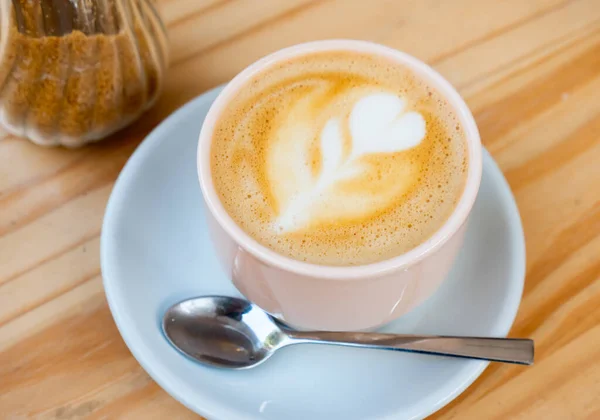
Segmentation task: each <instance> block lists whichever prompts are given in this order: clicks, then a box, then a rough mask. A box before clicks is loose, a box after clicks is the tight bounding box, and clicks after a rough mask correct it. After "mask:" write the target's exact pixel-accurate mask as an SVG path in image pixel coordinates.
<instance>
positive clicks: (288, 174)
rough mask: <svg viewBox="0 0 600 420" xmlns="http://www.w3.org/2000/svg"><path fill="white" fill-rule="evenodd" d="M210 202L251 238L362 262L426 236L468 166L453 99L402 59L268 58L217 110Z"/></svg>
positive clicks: (330, 261) (302, 254) (328, 258)
mask: <svg viewBox="0 0 600 420" xmlns="http://www.w3.org/2000/svg"><path fill="white" fill-rule="evenodd" d="M210 155H211V160H210V165H211V174H212V178H213V182H214V186H215V189H216V191H217V193H218V195H219V198H220V200H221V203H222V204H223V206H224V208H225V210H226V211H227V212H228V214H229V215H230V216H231V218H232V219H233V220H234V221H235V222H236V223H237V224H238V225H239V226H240V227H241V228H242V229H243V230H244V231H245V232H246V233H247V234H248V235H250V236H251V237H252V238H254V239H255V240H256V241H258V242H259V243H261V244H262V245H264V246H266V247H268V248H270V249H272V250H273V251H275V252H277V253H279V254H282V255H284V256H287V257H290V258H294V259H296V260H300V261H306V262H309V263H313V264H321V265H335V266H349V265H362V264H369V263H374V262H378V261H382V260H386V259H389V258H392V257H395V256H398V255H400V254H402V253H404V252H406V251H409V250H410V249H412V248H414V247H416V246H417V245H419V244H421V243H422V242H424V241H426V240H427V239H428V238H429V237H430V236H431V235H432V234H433V233H434V232H435V231H437V230H438V229H439V228H440V227H441V226H442V225H443V224H444V222H445V221H446V220H447V218H448V217H449V216H450V214H451V213H452V211H453V210H454V208H455V206H456V204H457V202H458V200H459V199H460V197H461V194H462V192H463V189H464V185H465V182H466V177H467V167H468V162H467V146H466V139H465V132H464V130H463V128H462V126H461V124H460V122H459V120H458V117H457V116H456V114H455V111H454V109H453V108H452V106H451V105H450V104H449V103H448V102H447V101H446V100H445V98H444V97H443V96H442V95H441V94H439V93H438V92H437V91H436V90H435V89H433V88H432V87H431V86H429V85H428V84H427V82H426V81H424V80H422V79H420V78H419V75H418V74H416V73H415V72H414V71H412V70H411V69H409V68H408V67H405V66H404V65H402V64H400V63H398V62H396V61H392V60H391V59H389V58H386V57H381V56H378V55H375V54H367V53H358V52H351V51H337V52H336V51H328V52H314V53H309V54H305V55H302V56H298V57H294V58H291V59H289V60H286V61H280V62H276V63H273V64H271V65H270V66H268V67H266V68H265V69H263V70H262V71H261V72H260V73H258V74H257V75H255V76H254V77H253V78H251V79H250V80H249V81H248V82H247V83H246V84H245V85H244V86H243V87H242V88H241V89H239V91H238V92H237V93H236V95H235V96H234V97H233V99H231V100H230V101H229V103H228V105H227V106H226V107H225V109H224V111H223V112H222V113H221V115H220V116H219V117H218V120H217V122H216V125H215V129H214V132H213V138H212V142H211V150H210Z"/></svg>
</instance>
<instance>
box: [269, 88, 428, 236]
mask: <svg viewBox="0 0 600 420" xmlns="http://www.w3.org/2000/svg"><path fill="white" fill-rule="evenodd" d="M405 108H406V104H405V102H404V101H403V100H402V98H399V97H398V96H396V95H393V94H388V93H375V94H370V95H367V96H365V97H363V98H362V99H360V100H359V101H357V103H356V104H355V105H354V107H353V108H352V111H351V113H350V116H349V121H348V124H349V131H350V135H351V138H352V151H351V153H350V155H349V156H347V157H346V159H344V158H343V135H342V128H341V122H340V119H339V118H332V119H330V120H329V121H327V122H326V123H325V125H324V127H323V130H322V131H321V133H320V151H321V160H322V165H321V172H320V174H319V175H318V177H317V179H316V180H313V181H312V182H308V183H306V182H303V183H302V184H303V185H302V186H300V183H296V184H295V187H299V188H294V189H291V188H288V189H287V190H286V191H285V192H283V193H282V194H281V195H280V197H281V198H283V197H282V196H283V195H286V197H285V199H284V200H283V201H281V200H280V202H283V203H285V204H284V205H283V206H281V208H280V210H281V211H280V214H279V218H278V220H277V225H278V227H279V230H280V231H281V232H290V231H295V230H299V229H302V228H304V227H306V226H307V225H309V224H310V223H312V222H316V221H319V220H321V221H323V220H325V219H328V220H330V221H331V220H335V219H336V218H340V219H342V218H344V217H345V216H353V217H354V216H357V215H359V214H366V213H369V212H371V211H377V210H378V209H379V206H383V205H385V203H386V202H387V200H389V198H390V195H389V194H384V191H382V192H381V194H378V193H373V191H372V189H369V188H364V189H363V191H362V193H361V191H360V189H359V191H353V192H352V193H347V194H343V193H341V192H340V191H336V188H334V187H336V186H338V184H340V183H342V182H343V181H347V180H349V179H360V178H361V177H364V176H366V175H368V173H367V172H368V171H366V169H367V168H368V165H365V164H363V163H361V162H360V158H361V157H363V156H365V155H370V154H375V153H396V152H400V151H404V150H408V149H411V148H413V147H415V146H417V145H418V144H419V143H420V142H421V141H422V140H423V138H424V137H425V129H426V127H425V120H424V119H423V117H422V116H421V114H419V113H418V112H404V113H403V111H404V109H405ZM296 123H297V122H296ZM296 127H297V126H296ZM296 134H298V132H296ZM305 134H308V133H305ZM296 138H297V139H298V140H300V139H299V138H298V137H296ZM299 144H304V142H301V141H300V142H299V143H297V144H296V146H298V145H299ZM303 155H306V152H304V153H303V152H300V151H297V152H295V153H294V154H293V157H294V159H297V158H299V157H301V156H303ZM280 156H283V155H280ZM302 166H303V167H304V168H306V165H305V164H303V165H302ZM295 167H296V166H295V165H294V164H291V165H290V167H289V168H292V171H291V172H290V174H291V176H292V177H295V176H297V177H298V178H299V179H304V180H306V174H303V173H302V171H303V169H301V168H297V167H296V170H294V169H293V168H295ZM304 170H305V169H304ZM411 170H412V169H411V168H409V167H407V168H406V170H405V171H404V172H402V171H399V172H398V173H402V174H403V175H404V177H405V179H394V181H393V184H394V187H393V188H392V189H391V190H392V191H394V192H396V193H399V192H401V191H404V190H405V189H406V188H408V186H407V185H408V184H407V183H406V182H407V181H406V179H408V177H409V176H410V173H411ZM294 172H295V173H294ZM388 190H390V189H388ZM290 192H291V193H290Z"/></svg>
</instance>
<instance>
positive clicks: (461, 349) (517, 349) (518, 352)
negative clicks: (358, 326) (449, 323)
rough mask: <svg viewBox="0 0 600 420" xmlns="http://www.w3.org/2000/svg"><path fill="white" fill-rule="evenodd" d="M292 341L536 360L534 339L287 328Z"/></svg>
mask: <svg viewBox="0 0 600 420" xmlns="http://www.w3.org/2000/svg"><path fill="white" fill-rule="evenodd" d="M287 334H288V336H289V337H290V338H291V343H323V344H336V345H340V346H351V347H365V348H372V349H381V350H396V351H406V352H413V353H424V354H435V355H439V356H451V357H460V358H467V359H479V360H489V361H492V362H504V363H515V364H520V365H531V364H533V353H534V346H533V340H528V339H520V338H483V337H449V336H423V335H398V334H377V333H356V332H303V331H287Z"/></svg>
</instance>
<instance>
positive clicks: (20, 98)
mask: <svg viewBox="0 0 600 420" xmlns="http://www.w3.org/2000/svg"><path fill="white" fill-rule="evenodd" d="M0 2H2V3H3V4H1V7H2V9H1V10H2V14H1V19H2V20H1V26H0V123H1V124H2V125H3V126H4V127H5V128H6V129H7V130H8V131H10V132H11V133H13V134H15V135H18V136H23V137H27V138H29V139H30V140H31V141H33V142H35V143H37V144H42V145H65V146H70V147H76V146H80V145H83V144H85V143H88V142H91V141H96V140H99V139H101V138H103V137H106V136H107V135H109V134H111V133H113V132H114V131H116V130H118V129H120V128H122V127H124V126H125V125H127V124H129V123H130V122H132V121H133V120H134V119H135V118H137V117H139V116H140V115H141V114H142V113H143V112H144V111H145V110H146V109H147V108H148V107H150V106H151V105H152V104H153V102H154V101H155V100H156V98H157V96H158V94H159V92H160V90H161V87H162V83H163V80H164V74H165V71H166V66H167V61H168V49H167V41H166V33H165V29H164V26H163V24H162V22H161V20H160V19H159V17H158V14H157V12H156V10H155V8H154V4H153V2H151V1H150V0H85V1H83V0H79V1H66V0H65V1H59V2H57V1H55V0H41V1H28V0H0ZM5 11H8V13H4V12H5Z"/></svg>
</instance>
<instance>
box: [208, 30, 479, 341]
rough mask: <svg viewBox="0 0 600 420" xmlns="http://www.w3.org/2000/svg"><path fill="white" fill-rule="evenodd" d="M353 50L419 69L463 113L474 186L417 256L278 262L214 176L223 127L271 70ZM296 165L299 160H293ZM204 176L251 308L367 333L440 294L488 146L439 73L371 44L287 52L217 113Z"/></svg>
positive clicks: (231, 91) (221, 253) (218, 229)
mask: <svg viewBox="0 0 600 420" xmlns="http://www.w3.org/2000/svg"><path fill="white" fill-rule="evenodd" d="M330 50H336V51H339V50H350V51H358V52H366V53H369V54H375V55H380V56H384V57H388V58H390V59H392V60H395V61H397V62H399V63H402V64H404V65H406V66H408V67H409V68H411V69H413V70H414V71H415V72H416V73H417V74H418V75H419V76H420V77H421V78H423V79H425V80H426V81H427V82H428V83H429V84H431V85H432V86H434V87H435V88H436V89H437V90H438V91H439V92H440V93H442V94H443V95H444V96H445V97H446V98H447V100H448V101H449V102H450V103H451V104H452V105H453V106H454V107H455V109H456V113H457V115H458V117H459V118H460V121H461V123H462V125H463V127H464V129H465V132H466V136H467V143H468V154H469V167H468V175H467V181H466V186H465V189H464V192H463V195H462V197H461V198H460V200H459V202H458V205H457V206H456V208H455V209H454V212H453V213H452V215H451V216H450V217H449V218H448V220H447V221H446V223H445V224H444V225H443V226H442V227H441V228H440V229H439V230H438V231H437V232H436V233H435V234H434V235H433V236H431V237H430V238H429V239H428V240H427V241H425V242H424V243H422V244H421V245H419V246H417V247H416V248H414V249H412V250H410V251H408V252H406V253H404V254H402V255H399V256H397V257H395V258H391V259H389V260H386V261H382V262H378V263H374V264H368V265H362V266H352V267H334V266H321V265H315V264H308V263H304V262H300V261H296V260H293V259H290V258H288V257H285V256H283V255H280V254H277V253H276V252H274V251H272V250H271V249H269V248H266V247H264V246H262V245H261V244H259V243H258V242H256V241H255V240H254V239H252V238H251V237H250V236H248V235H247V234H246V233H245V232H244V231H243V230H242V229H241V228H240V227H239V226H238V225H236V223H235V222H234V221H233V220H232V219H231V217H230V216H229V215H228V214H227V212H226V211H225V209H224V208H223V205H222V204H221V202H220V201H219V197H218V195H217V193H216V191H215V188H214V185H213V180H212V175H211V172H210V147H211V140H212V134H213V130H214V127H215V122H216V121H217V119H218V118H219V115H220V114H221V112H222V111H223V109H224V108H226V107H227V104H228V102H229V101H230V100H231V98H233V97H234V96H235V94H236V92H237V91H238V90H239V89H241V88H243V86H244V84H245V83H246V81H247V80H248V79H249V78H250V77H252V76H253V75H255V74H256V73H257V72H260V71H261V70H262V69H264V68H265V67H267V66H269V65H271V64H273V63H275V62H279V61H281V60H286V59H288V58H290V57H294V56H298V55H302V54H306V53H308V52H313V51H330ZM290 158H293V157H290ZM198 174H199V178H200V185H201V188H202V193H203V196H204V199H205V201H206V205H207V207H208V210H209V211H208V212H207V214H208V226H209V229H210V234H211V237H212V240H213V241H214V245H215V250H216V252H217V254H218V257H219V259H220V261H221V263H222V264H223V266H224V267H225V270H226V271H227V273H228V274H229V275H230V276H231V279H232V281H233V284H234V285H235V286H236V287H237V289H238V290H239V291H240V292H241V293H242V294H243V295H244V296H246V297H247V298H248V299H249V300H251V301H252V302H254V303H256V304H257V305H258V306H260V307H261V308H263V309H264V310H265V311H267V312H269V313H270V314H272V315H274V316H275V317H277V318H279V319H281V320H282V321H284V322H285V323H288V324H289V325H292V326H294V327H297V328H301V329H316V330H338V331H351V330H365V329H372V328H375V327H377V326H379V325H382V324H385V323H386V322H389V321H391V320H393V319H395V318H397V317H399V316H401V315H403V314H405V313H407V312H408V311H410V310H411V309H413V308H414V307H416V306H417V305H419V304H420V303H422V302H423V301H424V300H425V299H427V298H428V297H429V296H431V295H432V294H433V293H434V292H435V290H436V289H437V288H438V287H439V286H440V284H441V283H442V281H443V280H444V278H445V277H446V275H447V274H448V271H449V270H450V268H451V266H452V264H453V262H454V260H455V257H456V255H457V253H458V251H459V250H460V248H461V246H462V243H463V236H464V232H465V225H466V222H467V217H468V216H469V213H470V212H471V209H472V207H473V203H474V201H475V198H476V196H477V191H478V189H479V183H480V180H481V141H480V138H479V132H478V130H477V126H476V125H475V121H474V119H473V116H472V115H471V112H470V111H469V109H468V107H467V105H466V104H465V102H464V101H463V100H462V98H461V97H460V95H459V94H458V93H457V92H456V90H455V89H454V88H453V87H452V86H451V85H450V84H449V83H448V82H447V81H446V80H445V79H444V78H443V77H442V76H440V75H439V74H438V73H437V72H435V71H434V70H433V69H432V68H431V67H429V66H427V65H426V64H424V63H423V62H421V61H419V60H417V59H416V58H414V57H412V56H410V55H407V54H405V53H402V52H400V51H397V50H394V49H391V48H388V47H384V46H381V45H377V44H373V43H370V42H363V41H351V40H331V41H317V42H311V43H306V44H301V45H297V46H294V47H290V48H286V49H283V50H281V51H278V52H276V53H273V54H271V55H269V56H267V57H265V58H262V59H261V60H259V61H257V62H256V63H254V64H252V65H250V66H249V67H248V68H246V69H245V70H244V71H242V72H241V73H240V74H238V75H237V76H236V77H235V78H234V79H233V80H232V81H231V82H230V83H229V84H228V85H227V86H226V87H225V89H223V91H222V92H221V94H220V95H219V96H218V98H217V99H216V100H215V102H214V104H213V105H212V107H211V108H210V111H209V112H208V115H207V116H206V120H205V121H204V125H203V126H202V130H201V132H200V139H199V144H198Z"/></svg>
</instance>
